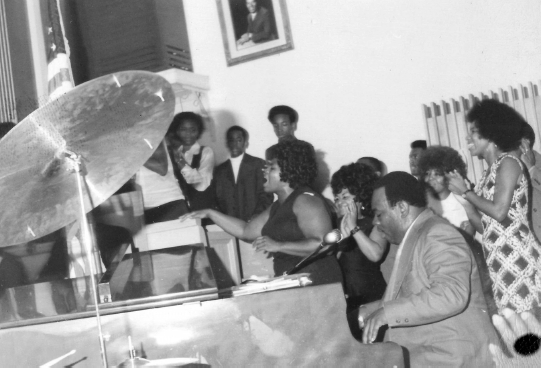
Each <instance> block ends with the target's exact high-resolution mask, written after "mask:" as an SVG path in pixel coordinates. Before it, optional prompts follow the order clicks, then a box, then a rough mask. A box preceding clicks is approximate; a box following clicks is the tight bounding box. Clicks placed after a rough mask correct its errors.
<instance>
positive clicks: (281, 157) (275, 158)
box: [180, 140, 342, 284]
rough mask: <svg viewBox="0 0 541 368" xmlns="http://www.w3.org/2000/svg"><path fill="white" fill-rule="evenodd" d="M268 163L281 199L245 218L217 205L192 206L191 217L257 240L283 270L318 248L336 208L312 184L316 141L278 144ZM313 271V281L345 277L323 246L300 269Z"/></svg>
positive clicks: (271, 185)
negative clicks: (228, 213) (225, 211)
mask: <svg viewBox="0 0 541 368" xmlns="http://www.w3.org/2000/svg"><path fill="white" fill-rule="evenodd" d="M269 151H270V152H271V153H272V156H270V157H269V161H268V163H267V165H266V167H265V171H264V177H265V183H264V184H263V188H264V190H265V192H267V193H274V194H276V195H277V197H278V200H277V201H276V202H274V203H273V204H272V205H271V206H270V207H269V208H267V209H266V210H265V211H263V212H262V213H261V214H259V215H257V216H256V217H255V218H254V219H253V220H252V221H250V222H245V221H242V220H240V219H237V218H234V217H231V216H227V215H225V214H223V213H221V212H218V211H216V210H213V209H205V210H200V211H195V212H191V213H189V214H187V215H185V216H183V217H181V218H180V219H181V221H183V220H184V219H186V218H210V219H211V220H212V221H214V223H215V224H216V225H218V226H220V227H221V228H222V229H224V230H225V231H226V232H227V233H229V234H231V235H233V236H235V237H237V238H240V239H242V240H245V241H249V242H253V246H254V247H255V249H256V251H259V252H265V253H267V254H269V255H270V256H272V257H273V264H274V274H275V276H281V275H283V274H284V272H286V271H289V270H291V269H292V268H293V267H295V266H296V265H297V264H298V263H299V262H300V261H301V260H302V259H304V258H305V257H307V256H309V255H310V254H312V253H313V252H314V251H315V250H316V249H318V247H319V245H320V244H321V243H322V241H323V237H324V236H325V235H326V234H327V233H329V232H330V231H331V230H332V221H331V216H332V209H331V208H330V206H329V205H327V202H326V201H325V199H324V198H323V197H322V196H321V195H320V194H318V193H316V192H315V191H314V190H312V189H311V188H310V185H311V183H312V182H313V181H314V179H315V178H316V176H317V164H316V157H315V151H314V147H313V146H312V145H311V144H310V143H307V142H304V141H301V140H289V141H283V142H280V143H278V144H276V145H274V146H272V147H271V148H270V149H269ZM298 272H300V273H304V272H307V273H310V278H311V280H312V282H313V284H322V283H331V282H341V281H342V277H341V273H340V267H339V266H338V262H337V261H336V258H335V257H334V256H332V255H331V256H329V255H328V252H320V253H319V255H318V256H316V257H314V258H313V262H311V263H308V264H307V265H306V266H305V267H303V268H301V269H300V270H298Z"/></svg>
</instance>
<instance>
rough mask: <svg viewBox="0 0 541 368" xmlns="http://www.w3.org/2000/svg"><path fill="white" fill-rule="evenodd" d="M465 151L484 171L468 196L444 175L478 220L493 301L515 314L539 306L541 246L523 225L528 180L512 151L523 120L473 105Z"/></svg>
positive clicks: (488, 103) (496, 106)
mask: <svg viewBox="0 0 541 368" xmlns="http://www.w3.org/2000/svg"><path fill="white" fill-rule="evenodd" d="M467 121H468V130H469V134H468V149H469V150H470V152H471V154H472V155H474V156H478V157H479V158H482V159H484V160H485V161H486V163H487V165H488V169H487V170H486V171H485V173H484V174H483V177H482V178H481V180H480V181H479V183H478V184H477V186H476V187H475V191H472V190H471V189H470V188H469V187H468V185H467V184H466V183H465V181H464V178H463V176H462V175H461V174H460V173H458V172H454V173H450V174H448V178H449V188H450V189H451V191H452V192H453V193H455V194H458V195H461V196H462V197H463V198H465V199H466V200H468V201H469V202H470V203H471V204H473V205H474V206H475V207H476V208H477V209H478V210H479V211H480V212H482V213H483V215H482V229H478V231H480V232H482V233H483V248H484V250H485V255H486V259H487V265H488V268H489V273H490V278H491V279H492V282H493V286H492V291H493V294H494V299H495V302H496V305H497V307H498V312H499V313H500V314H501V313H502V311H503V310H504V308H510V309H512V310H514V311H516V312H518V313H520V312H524V311H527V310H531V309H532V308H534V307H535V306H538V305H539V302H540V292H541V280H540V277H541V257H540V255H541V245H540V244H539V243H538V242H537V240H536V239H535V237H534V234H533V232H532V231H531V230H530V226H529V223H528V202H529V200H530V198H529V194H528V180H527V177H526V175H525V168H524V164H523V163H522V162H521V161H520V160H519V159H518V158H517V157H516V156H515V155H513V154H512V153H511V152H512V151H514V150H516V149H518V147H519V145H520V142H521V136H522V126H523V124H524V123H525V121H524V119H523V118H522V117H521V116H520V115H519V114H518V113H517V112H516V111H515V110H513V109H512V108H511V107H509V106H507V105H505V104H503V103H501V102H498V101H496V100H484V101H481V102H479V103H477V104H476V105H475V106H474V107H473V108H472V109H471V110H470V112H469V113H468V115H467Z"/></svg>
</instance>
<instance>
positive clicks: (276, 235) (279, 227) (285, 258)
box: [261, 187, 342, 285]
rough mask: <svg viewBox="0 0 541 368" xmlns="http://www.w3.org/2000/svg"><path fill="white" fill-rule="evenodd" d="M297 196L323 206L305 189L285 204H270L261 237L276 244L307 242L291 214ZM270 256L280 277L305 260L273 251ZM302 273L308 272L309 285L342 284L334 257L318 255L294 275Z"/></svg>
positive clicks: (292, 196) (299, 190)
mask: <svg viewBox="0 0 541 368" xmlns="http://www.w3.org/2000/svg"><path fill="white" fill-rule="evenodd" d="M300 195H312V196H316V197H318V198H321V200H322V201H324V203H326V202H325V199H324V198H323V197H321V195H319V194H317V193H316V192H314V191H313V190H312V189H310V188H308V187H300V188H297V189H295V190H294V191H293V192H292V193H291V194H290V195H289V196H288V197H287V198H286V200H285V201H284V203H282V204H280V203H279V202H278V201H276V202H274V203H273V204H272V206H271V209H270V214H269V220H268V221H267V223H266V224H265V225H264V226H263V229H261V235H264V236H268V237H270V238H271V239H273V240H275V241H278V242H296V241H301V240H305V239H306V237H305V236H304V234H303V233H302V231H301V229H300V227H299V224H298V222H297V216H296V215H295V213H294V212H293V205H294V203H295V200H296V199H297V198H298V197H299V196H300ZM327 212H328V214H329V217H331V211H330V208H328V206H327ZM272 256H273V258H274V259H273V264H274V275H275V276H281V275H283V274H284V272H286V271H289V270H291V269H292V268H293V267H294V266H295V265H296V264H297V263H299V262H300V261H301V260H302V259H303V258H304V257H298V256H294V255H290V254H286V253H280V252H273V253H272ZM305 272H308V273H310V279H311V280H312V285H317V284H326V283H332V282H341V281H342V277H341V274H340V267H339V266H338V262H337V261H336V258H335V257H334V256H327V255H322V256H318V257H316V258H315V260H314V261H313V262H312V263H309V264H308V265H307V266H305V267H303V268H301V269H300V270H299V271H298V272H297V273H305Z"/></svg>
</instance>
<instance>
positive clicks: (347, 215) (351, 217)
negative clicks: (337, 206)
mask: <svg viewBox="0 0 541 368" xmlns="http://www.w3.org/2000/svg"><path fill="white" fill-rule="evenodd" d="M342 206H343V207H342V211H343V213H344V217H342V221H340V232H341V233H342V234H343V235H344V236H345V237H348V236H349V235H350V234H351V230H353V229H354V228H355V226H357V205H356V204H355V202H354V201H348V202H346V203H345V204H343V205H342Z"/></svg>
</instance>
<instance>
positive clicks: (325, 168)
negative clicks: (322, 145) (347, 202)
mask: <svg viewBox="0 0 541 368" xmlns="http://www.w3.org/2000/svg"><path fill="white" fill-rule="evenodd" d="M326 154H327V153H325V152H323V151H322V150H320V149H316V161H317V168H318V174H317V178H316V180H315V181H314V184H313V185H312V187H313V189H314V190H315V191H316V192H318V193H322V192H323V191H324V190H325V188H326V187H327V185H329V183H330V179H331V170H330V169H329V165H327V163H326V162H325V155H326Z"/></svg>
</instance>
